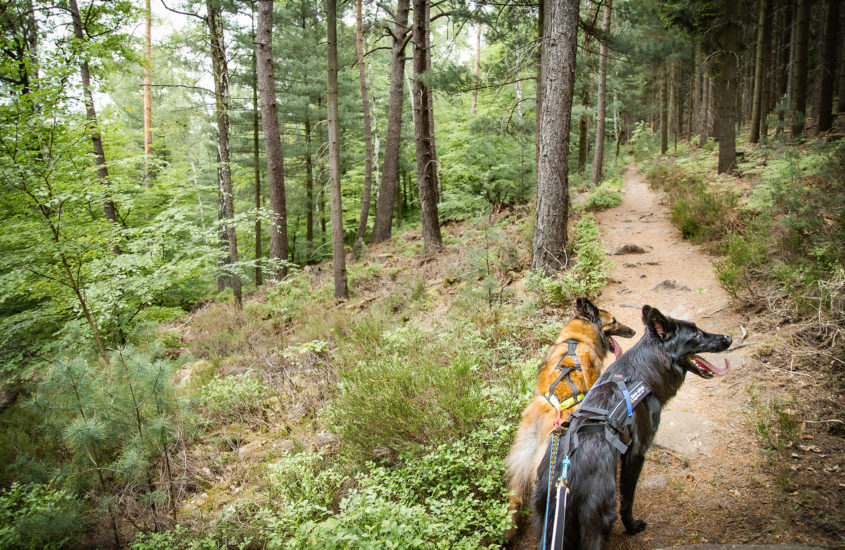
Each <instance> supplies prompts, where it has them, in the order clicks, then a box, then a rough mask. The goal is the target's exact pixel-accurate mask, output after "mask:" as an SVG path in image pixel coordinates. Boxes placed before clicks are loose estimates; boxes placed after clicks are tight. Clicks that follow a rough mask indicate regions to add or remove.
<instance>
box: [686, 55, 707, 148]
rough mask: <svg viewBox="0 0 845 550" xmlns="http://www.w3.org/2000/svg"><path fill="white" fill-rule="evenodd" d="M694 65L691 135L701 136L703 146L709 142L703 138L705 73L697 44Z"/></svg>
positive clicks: (700, 140)
mask: <svg viewBox="0 0 845 550" xmlns="http://www.w3.org/2000/svg"><path fill="white" fill-rule="evenodd" d="M693 64H694V65H695V80H694V83H693V94H692V98H693V101H692V103H693V107H692V116H693V120H695V122H694V123H692V120H691V127H690V134H696V135H698V136H699V144H702V143H703V142H704V141H706V140H707V138H706V137H703V136H702V131H701V130H702V128H703V124H702V118H703V117H702V109H701V105H702V104H703V103H704V93H703V92H704V71H703V70H702V67H703V60H702V59H701V46H699V45H698V44H697V43H696V45H695V48H694V50H693Z"/></svg>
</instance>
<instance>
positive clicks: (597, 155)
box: [593, 0, 613, 185]
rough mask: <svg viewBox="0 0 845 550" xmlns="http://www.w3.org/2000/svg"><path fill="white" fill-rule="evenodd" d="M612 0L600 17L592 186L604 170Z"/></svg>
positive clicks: (608, 2)
mask: <svg viewBox="0 0 845 550" xmlns="http://www.w3.org/2000/svg"><path fill="white" fill-rule="evenodd" d="M612 2H613V0H605V3H604V16H603V17H602V23H601V30H602V35H603V36H602V40H601V46H600V47H599V91H598V98H597V100H596V148H595V151H594V154H593V185H598V184H599V182H600V181H601V178H602V173H603V168H604V139H605V136H604V118H605V110H606V105H607V36H608V34H609V33H610V10H611V9H612V7H613V6H612Z"/></svg>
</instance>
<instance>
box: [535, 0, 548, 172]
mask: <svg viewBox="0 0 845 550" xmlns="http://www.w3.org/2000/svg"><path fill="white" fill-rule="evenodd" d="M545 4H546V2H545V0H540V2H539V6H537V86H536V88H537V91H536V92H535V94H534V95H535V96H536V97H537V99H536V100H535V102H536V107H535V111H536V112H535V115H534V116H535V118H536V119H537V120H536V122H535V126H536V130H535V132H534V134H535V135H534V174H535V176H534V177H535V179H536V178H538V177H539V176H538V174H539V173H540V136H542V135H543V120H542V117H541V116H540V115H541V114H542V110H543V87H544V86H545V84H544V83H543V42H544V37H545V33H546V28H545V27H546V8H545Z"/></svg>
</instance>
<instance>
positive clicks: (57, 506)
mask: <svg viewBox="0 0 845 550" xmlns="http://www.w3.org/2000/svg"><path fill="white" fill-rule="evenodd" d="M81 509H82V506H81V504H80V503H79V501H77V500H76V498H75V497H74V496H73V495H72V494H71V493H70V492H68V491H67V489H65V488H64V487H58V486H57V485H56V484H55V483H49V484H46V485H41V484H35V483H30V484H26V485H21V484H19V483H12V486H11V487H9V489H7V490H4V491H2V492H0V549H2V550H6V549H9V550H12V549H18V548H32V549H41V548H64V547H68V546H74V544H73V543H74V541H76V537H77V536H78V535H79V534H80V531H81V530H82V527H83V524H82V517H81Z"/></svg>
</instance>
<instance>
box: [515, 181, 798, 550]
mask: <svg viewBox="0 0 845 550" xmlns="http://www.w3.org/2000/svg"><path fill="white" fill-rule="evenodd" d="M624 178H625V186H624V189H623V200H622V203H621V204H620V205H619V206H617V207H615V208H612V209H610V210H606V211H604V212H601V213H599V214H597V215H596V219H597V221H598V224H599V227H600V229H601V232H602V240H603V242H604V245H605V248H606V249H607V250H608V251H609V252H612V251H614V249H617V248H618V247H621V246H623V245H637V246H639V247H641V248H642V249H643V250H644V251H643V252H642V253H639V254H617V255H612V256H611V258H612V260H613V263H614V268H613V270H612V271H611V273H610V277H609V279H610V283H609V284H608V286H607V287H606V288H605V290H604V292H603V294H602V296H601V298H600V300H598V304H599V306H600V307H602V308H604V309H607V310H609V311H611V312H612V313H613V314H614V315H616V317H617V318H618V319H619V320H620V321H621V322H623V323H625V324H626V325H628V326H630V327H632V328H634V329H635V330H636V331H637V334H636V336H634V337H633V338H632V339H630V340H626V339H617V341H618V342H619V343H620V345H621V346H622V348H623V350H627V349H630V347H631V346H633V344H634V343H635V342H636V341H637V340H639V338H640V337H641V336H642V331H643V323H642V319H641V307H642V305H643V304H648V305H651V306H654V307H656V308H658V309H659V310H660V311H661V312H663V313H664V314H666V315H669V316H672V317H677V318H681V319H686V320H689V321H692V322H695V323H696V324H697V325H698V326H699V327H701V328H702V329H704V330H707V331H709V332H718V333H722V334H728V335H730V336H731V337H733V339H734V344H733V346H732V347H740V346H742V347H740V348H739V349H738V350H737V351H732V352H728V353H726V354H718V356H716V355H711V360H713V361H719V362H721V361H722V358H723V357H727V358H728V359H729V360H730V363H731V371H730V372H729V373H728V374H727V375H725V376H723V377H714V378H713V379H710V380H705V379H702V378H699V377H697V376H694V375H689V376H687V379H686V382H685V384H684V386H683V387H682V388H681V390H680V391H679V392H678V395H677V396H676V397H675V398H674V399H673V400H672V401H671V402H670V403H669V404H668V405H667V406H666V407H665V408H664V411H663V416H662V420H661V425H660V429H659V430H658V434H657V437H656V440H655V444H654V445H653V446H652V448H651V450H650V451H649V453H648V456H647V460H646V464H645V467H644V468H643V472H642V476H641V477H640V483H639V486H638V490H637V496H636V499H635V502H634V517H635V518H637V519H642V520H644V521H646V522H647V523H648V527H647V528H646V530H645V531H643V532H642V533H640V534H639V535H636V536H628V535H626V534H625V533H624V529H623V527H622V525H621V521H617V522H616V524H615V525H614V529H613V534H612V536H611V540H610V548H624V549H636V550H640V549H646V548H665V547H672V546H681V545H685V544H691V543H728V542H731V543H746V544H748V543H758V544H759V543H763V542H768V543H778V542H783V541H786V540H796V537H798V536H799V535H797V534H794V533H793V532H792V531H791V525H790V523H791V522H790V521H789V520H788V519H787V518H786V517H784V515H783V514H779V513H777V511H776V510H775V509H776V508H778V506H777V502H776V492H775V491H773V490H769V489H768V488H770V487H772V484H773V480H772V476H771V475H770V474H768V473H767V472H766V468H764V467H761V452H760V446H759V443H758V442H757V440H756V438H755V436H754V434H753V433H752V428H751V426H750V425H749V423H748V422H747V420H746V419H745V416H744V414H743V411H742V408H743V406H744V405H745V404H746V403H747V401H748V395H747V391H746V387H747V385H748V384H749V383H751V382H752V380H751V377H752V376H753V375H754V371H755V370H759V368H760V367H759V366H758V365H757V364H756V362H755V361H754V360H753V359H752V358H751V356H750V350H751V349H752V348H753V345H754V342H753V340H754V335H753V334H749V335H748V338H747V339H745V340H744V339H743V332H742V329H741V328H740V323H741V319H740V318H739V317H738V315H737V314H736V313H734V312H732V310H731V308H730V307H729V297H728V296H727V294H726V293H725V292H724V290H723V289H722V288H721V286H720V285H719V283H718V281H717V279H716V275H715V273H714V268H713V261H712V258H711V257H710V256H709V255H708V254H707V253H706V252H705V251H704V250H703V249H702V248H701V247H700V246H697V245H695V244H692V243H690V242H688V241H685V240H683V238H682V235H681V234H680V232H679V231H678V230H677V229H676V228H675V227H674V226H673V225H672V223H671V221H670V213H669V210H668V208H667V207H666V206H664V205H663V204H662V203H661V199H662V195H661V194H660V193H657V192H654V191H652V190H651V189H649V187H648V185H647V184H646V182H645V180H644V178H643V177H642V176H641V175H640V174H639V173H638V171H637V169H636V167H635V166H634V165H629V166H628V167H627V168H626V169H625V173H624ZM525 531H530V529H527V530H525ZM537 545H538V541H537V540H536V539H534V538H533V537H532V536H531V535H530V534H529V533H527V532H525V533H521V536H520V537H518V539H517V540H515V541H514V544H513V545H512V548H516V549H519V550H528V549H535V548H537Z"/></svg>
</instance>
